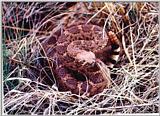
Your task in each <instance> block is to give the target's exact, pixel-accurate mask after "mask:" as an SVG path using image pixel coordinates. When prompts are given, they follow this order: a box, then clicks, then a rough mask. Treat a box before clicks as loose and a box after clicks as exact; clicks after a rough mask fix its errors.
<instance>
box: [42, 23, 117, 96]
mask: <svg viewBox="0 0 160 116" xmlns="http://www.w3.org/2000/svg"><path fill="white" fill-rule="evenodd" d="M119 44H120V42H119V40H118V39H117V37H116V35H115V34H114V33H113V32H111V31H110V32H108V33H104V34H103V28H101V27H99V26H96V25H92V24H79V25H72V26H70V27H67V28H66V29H64V31H63V32H62V34H61V35H60V36H58V37H57V38H55V37H52V38H50V39H48V40H45V41H43V42H42V46H43V47H44V52H45V53H46V55H47V57H49V58H50V59H52V61H53V64H54V65H55V66H56V67H53V72H54V73H55V77H56V81H57V86H58V88H59V90H61V91H71V92H72V93H73V94H79V95H82V94H83V95H86V96H88V97H89V96H93V95H95V94H97V93H100V92H102V91H103V90H104V89H105V88H107V87H109V86H110V83H111V82H110V80H109V78H110V77H109V76H110V75H109V71H108V72H107V73H108V75H107V76H104V74H103V73H102V71H101V70H100V67H99V66H98V64H107V65H108V66H111V67H112V66H113V64H115V63H116V60H117V58H118V56H119V52H120V46H119ZM107 69H108V68H107ZM108 70H109V69H108ZM72 71H77V73H79V74H81V75H83V76H85V77H86V79H85V80H78V79H77V78H76V77H75V75H74V74H73V73H72Z"/></svg>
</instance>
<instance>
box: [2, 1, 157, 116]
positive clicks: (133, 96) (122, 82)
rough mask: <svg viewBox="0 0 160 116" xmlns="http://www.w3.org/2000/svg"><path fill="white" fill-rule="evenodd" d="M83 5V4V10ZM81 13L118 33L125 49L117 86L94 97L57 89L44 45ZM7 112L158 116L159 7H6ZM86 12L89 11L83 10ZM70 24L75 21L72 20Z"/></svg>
mask: <svg viewBox="0 0 160 116" xmlns="http://www.w3.org/2000/svg"><path fill="white" fill-rule="evenodd" d="M82 5H84V6H83V7H82ZM79 6H80V10H79V12H81V13H82V16H84V17H87V18H88V22H90V21H95V22H96V23H98V24H101V25H102V26H103V27H104V28H109V29H111V30H113V31H114V32H116V34H117V35H118V37H119V38H120V39H121V41H122V46H123V51H122V55H121V57H120V59H119V61H118V63H117V65H116V66H115V67H114V68H113V69H112V70H111V80H112V86H111V87H110V88H108V89H105V90H104V91H103V92H102V93H100V94H97V95H95V96H93V97H91V98H86V97H85V96H78V95H76V96H77V98H75V97H73V96H74V95H73V94H71V93H70V92H69V91H68V92H60V91H58V89H57V87H56V85H55V84H54V82H55V81H54V74H53V72H52V71H50V70H49V69H50V65H43V63H41V61H42V59H43V60H44V59H47V61H48V60H49V59H48V58H47V57H45V56H44V55H42V54H41V52H40V50H41V49H42V46H41V43H40V41H41V40H43V39H44V38H48V37H49V36H50V35H52V34H53V33H54V32H55V31H56V30H58V29H59V28H61V27H62V26H63V25H65V23H66V22H64V21H65V20H66V19H65V18H66V17H65V16H73V15H74V14H75V13H76V12H77V11H75V9H76V8H77V7H79ZM2 9H3V14H2V27H3V70H4V71H3V75H4V76H3V77H4V80H3V86H4V113H5V114H43V115H55V114H65V115H77V114H84V115H85V114H107V113H158V108H159V96H158V89H159V85H158V73H159V72H158V71H159V69H158V67H159V62H158V61H159V55H158V3H153V2H152V3H149V2H144V3H120V2H119V3H85V4H83V3H77V5H74V3H73V6H72V7H70V8H69V4H67V3H36V2H35V3H16V2H14V3H9V2H8V3H5V2H3V4H2ZM83 11H87V12H83ZM69 22H71V21H69Z"/></svg>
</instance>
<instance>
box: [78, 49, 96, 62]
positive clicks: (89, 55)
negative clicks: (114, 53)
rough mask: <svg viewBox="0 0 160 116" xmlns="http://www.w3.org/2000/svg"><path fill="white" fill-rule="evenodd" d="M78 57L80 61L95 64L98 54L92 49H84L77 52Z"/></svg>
mask: <svg viewBox="0 0 160 116" xmlns="http://www.w3.org/2000/svg"><path fill="white" fill-rule="evenodd" d="M76 59H78V60H79V61H80V62H84V63H85V64H86V63H89V64H93V63H95V60H96V56H95V54H94V53H93V52H91V51H82V52H80V53H78V54H77V56H76Z"/></svg>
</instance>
